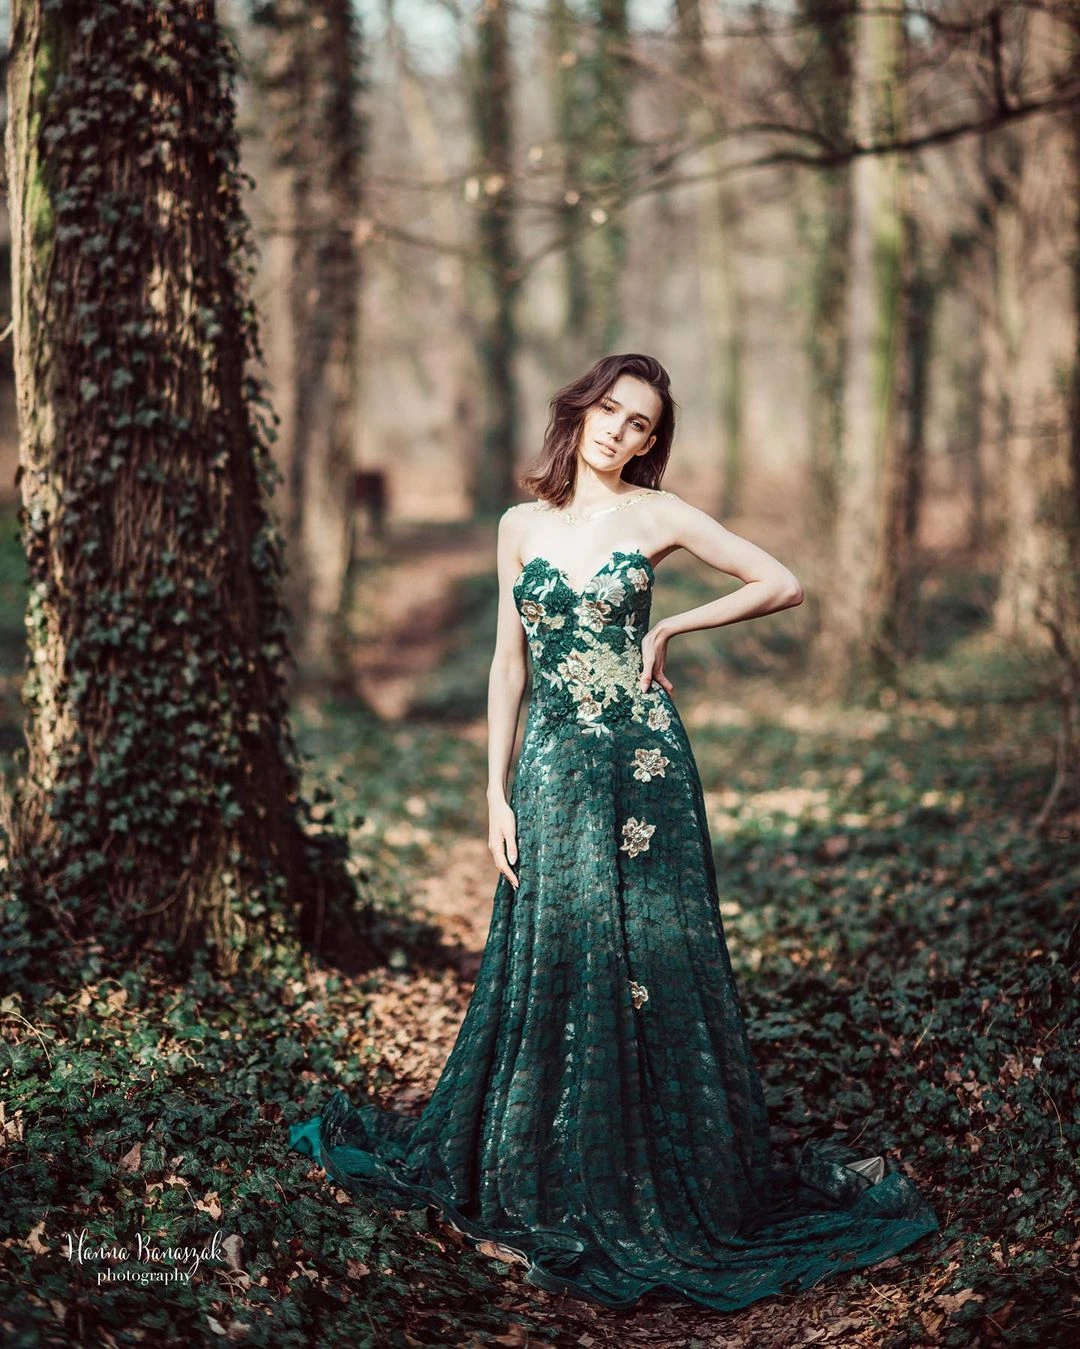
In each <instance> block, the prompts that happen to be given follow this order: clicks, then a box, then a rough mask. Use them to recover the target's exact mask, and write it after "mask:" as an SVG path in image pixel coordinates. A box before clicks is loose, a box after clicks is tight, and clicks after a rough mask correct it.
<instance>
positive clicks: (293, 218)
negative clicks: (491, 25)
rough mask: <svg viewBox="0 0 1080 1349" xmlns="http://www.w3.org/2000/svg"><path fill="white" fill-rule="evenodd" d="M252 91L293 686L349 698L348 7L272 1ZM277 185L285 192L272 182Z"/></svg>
mask: <svg viewBox="0 0 1080 1349" xmlns="http://www.w3.org/2000/svg"><path fill="white" fill-rule="evenodd" d="M257 22H258V24H259V26H261V27H263V28H264V29H265V30H267V31H268V32H269V33H270V35H271V39H270V42H269V46H268V51H267V54H266V59H265V63H264V67H263V70H262V72H261V77H260V85H261V88H262V91H263V92H264V94H265V105H266V108H267V112H268V121H269V131H268V134H269V136H270V139H271V142H272V144H273V146H274V151H275V157H276V164H275V168H276V170H277V175H276V176H277V177H278V183H277V187H278V195H279V198H280V200H281V202H282V205H283V206H285V208H286V211H287V215H286V218H285V220H283V221H282V222H281V225H282V227H283V228H284V230H285V232H286V234H287V236H288V238H289V240H290V243H291V249H290V252H291V256H290V258H289V266H288V271H287V298H288V308H287V311H286V315H285V316H286V317H287V321H288V329H289V337H290V348H289V352H290V365H291V369H290V371H289V376H288V377H289V380H290V383H291V385H292V388H291V390H290V396H289V398H288V401H287V406H288V408H289V409H290V412H291V415H290V418H289V421H288V423H287V424H286V425H285V427H284V435H283V439H284V440H285V441H286V442H287V443H286V444H285V445H284V446H283V454H282V461H283V463H284V465H285V476H286V481H287V485H288V491H287V496H286V503H285V504H286V512H285V532H286V542H287V546H288V558H289V577H288V583H287V589H286V601H287V604H288V608H289V612H290V614H291V618H292V634H291V635H292V641H293V645H294V648H295V650H296V656H297V674H298V677H299V682H300V683H302V684H303V685H304V686H306V687H307V688H309V689H311V690H320V691H332V692H335V693H347V692H352V691H353V679H352V676H351V672H350V663H349V658H348V643H347V638H346V633H345V630H344V618H345V615H344V612H343V607H344V599H345V596H346V593H347V584H346V581H347V573H348V565H349V560H350V557H349V554H350V547H349V543H350V524H351V515H352V495H351V491H350V483H351V477H352V470H353V467H354V444H355V440H356V433H357V425H356V418H357V412H358V392H359V391H358V383H359V352H358V343H359V306H360V257H359V243H358V241H357V230H358V227H359V224H360V214H361V206H362V202H361V161H362V129H361V125H360V120H359V117H358V114H357V110H356V95H357V86H358V71H359V66H360V39H359V34H358V31H357V27H356V20H355V18H354V13H353V7H352V5H351V4H350V3H349V0H274V3H271V4H265V5H262V6H261V7H260V8H259V10H258V11H257ZM282 179H284V181H282Z"/></svg>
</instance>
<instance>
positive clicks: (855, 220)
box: [819, 0, 902, 695]
mask: <svg viewBox="0 0 1080 1349" xmlns="http://www.w3.org/2000/svg"><path fill="white" fill-rule="evenodd" d="M854 22H855V27H854V61H853V68H854V83H853V92H852V130H853V133H854V136H855V138H856V139H857V140H858V141H859V142H862V143H866V142H868V141H870V140H873V139H875V138H876V137H878V136H880V135H882V134H890V133H891V131H892V123H893V120H894V117H895V109H894V106H893V101H894V99H895V97H896V96H897V92H898V91H897V80H896V64H897V61H898V57H899V50H900V43H901V40H902V29H901V25H900V20H899V18H898V16H896V15H894V14H892V13H888V14H885V13H878V12H869V10H868V9H867V8H866V7H865V5H863V4H862V2H861V0H860V5H859V8H858V10H857V12H856V16H855V21H854ZM851 188H852V192H851V236H850V251H849V264H848V282H847V304H846V309H845V330H846V331H845V336H846V344H847V345H846V353H847V354H846V361H845V371H844V391H843V393H844V398H843V433H842V448H841V456H840V464H839V481H838V490H837V496H836V501H837V513H836V534H835V540H836V548H835V555H834V564H833V575H832V577H831V580H830V582H829V585H828V589H827V591H826V595H825V604H824V611H825V613H824V618H825V621H824V626H823V630H822V633H821V636H820V644H819V657H820V659H821V677H822V680H823V681H824V684H825V686H826V687H828V688H830V689H831V691H832V692H833V693H835V694H842V695H847V694H851V693H853V692H854V691H855V689H856V688H857V687H858V686H859V684H860V683H861V682H862V680H863V678H864V677H865V676H866V675H868V674H869V673H870V671H871V668H872V665H873V658H872V650H873V647H872V643H874V642H875V641H876V640H877V639H878V636H879V633H880V627H881V620H882V614H881V612H880V596H881V591H880V588H879V587H878V585H877V581H878V577H879V576H880V574H881V571H882V569H883V567H884V566H885V558H884V556H883V550H884V547H885V541H886V531H885V521H886V510H885V502H886V496H885V487H886V478H887V473H886V465H887V460H888V456H889V454H890V452H891V449H892V444H891V442H892V437H893V435H894V434H895V426H896V419H895V406H896V398H895V393H896V390H895V387H894V382H893V372H894V367H895V363H896V361H897V359H898V356H899V354H900V352H899V347H898V313H899V291H900V287H899V279H900V260H901V248H902V242H901V235H900V205H899V198H898V192H899V167H898V165H897V163H896V161H895V157H891V158H885V157H877V156H872V155H863V156H860V157H858V158H856V160H855V161H854V163H853V164H852V167H851ZM868 637H869V639H870V640H869V641H868Z"/></svg>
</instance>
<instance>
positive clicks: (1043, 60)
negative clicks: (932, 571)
mask: <svg viewBox="0 0 1080 1349" xmlns="http://www.w3.org/2000/svg"><path fill="white" fill-rule="evenodd" d="M1027 52H1028V59H1029V65H1028V78H1029V81H1030V83H1031V85H1032V87H1039V88H1043V87H1045V85H1046V84H1047V83H1049V82H1050V81H1051V80H1053V79H1054V78H1056V77H1059V76H1060V75H1061V74H1062V73H1063V66H1064V65H1065V63H1066V62H1069V61H1072V62H1073V63H1075V62H1076V60H1077V58H1076V55H1075V52H1073V53H1070V49H1069V41H1068V35H1067V32H1066V30H1065V29H1064V27H1063V26H1062V24H1061V23H1060V22H1059V21H1058V20H1056V19H1055V18H1054V17H1053V16H1052V15H1050V14H1049V13H1043V12H1042V11H1032V12H1030V13H1029V14H1028V16H1027ZM1019 136H1020V155H1021V165H1020V184H1019V190H1018V193H1017V198H1016V206H1017V216H1016V229H1015V230H1014V232H1013V237H1012V238H1011V239H1010V238H1009V237H1008V236H1006V237H1005V238H1004V239H1003V241H1002V247H1003V254H1004V256H1003V262H1002V266H1003V268H1004V269H1005V271H1006V275H1010V274H1011V275H1012V277H1013V278H1014V279H1015V284H1014V286H1013V287H1012V289H1013V291H1014V293H1015V301H1014V309H1015V315H1016V320H1015V321H1016V352H1017V358H1016V361H1015V363H1014V366H1013V369H1012V381H1011V388H1010V392H1009V400H1008V401H1009V408H1010V415H1011V434H1010V437H1009V444H1008V454H1007V458H1006V468H1005V503H1006V510H1007V517H1006V521H1005V541H1004V545H1005V546H1004V558H1003V570H1002V577H1001V588H1000V592H999V597H998V601H997V605H996V607H995V612H994V620H995V626H996V628H997V631H998V633H999V634H1000V635H1001V637H1002V638H1004V639H1005V640H1007V641H1009V642H1011V643H1016V642H1023V643H1031V644H1035V645H1045V644H1046V642H1047V640H1048V635H1049V634H1048V630H1047V627H1046V622H1047V620H1048V619H1050V620H1052V621H1054V622H1056V623H1057V624H1058V625H1059V627H1060V628H1061V630H1062V633H1063V636H1064V638H1065V640H1066V642H1067V643H1068V645H1069V647H1070V648H1071V649H1072V651H1073V652H1074V654H1075V653H1076V652H1077V650H1078V646H1077V643H1078V640H1080V616H1078V614H1077V607H1078V599H1077V585H1078V581H1077V576H1078V573H1080V549H1078V522H1077V513H1078V509H1080V507H1078V500H1080V473H1078V465H1077V455H1076V452H1075V448H1074V436H1075V435H1076V434H1077V432H1076V428H1075V424H1074V412H1075V407H1074V401H1073V400H1074V390H1075V383H1076V379H1077V302H1078V301H1077V294H1076V289H1075V284H1076V266H1077V264H1076V254H1077V244H1078V217H1077V188H1076V183H1077V161H1078V158H1080V154H1078V139H1077V127H1076V121H1075V114H1072V115H1070V114H1069V113H1067V112H1066V113H1060V114H1051V115H1049V116H1044V117H1040V118H1038V119H1035V118H1029V119H1028V120H1027V121H1026V122H1025V123H1023V125H1022V127H1021V128H1020V130H1019Z"/></svg>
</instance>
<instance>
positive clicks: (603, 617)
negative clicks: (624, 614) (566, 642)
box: [574, 596, 611, 632]
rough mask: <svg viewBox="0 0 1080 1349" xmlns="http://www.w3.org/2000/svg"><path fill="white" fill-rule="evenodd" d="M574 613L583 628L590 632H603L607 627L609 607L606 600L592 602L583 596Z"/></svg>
mask: <svg viewBox="0 0 1080 1349" xmlns="http://www.w3.org/2000/svg"><path fill="white" fill-rule="evenodd" d="M574 613H575V614H576V615H577V620H578V622H579V623H580V624H581V626H582V627H583V628H588V629H589V630H590V631H591V632H603V631H604V629H605V628H606V627H607V621H608V616H609V614H610V613H611V605H610V604H608V602H607V601H606V600H594V599H589V598H586V597H584V596H583V597H582V599H581V600H580V601H579V602H578V606H577V608H576V609H575V610H574Z"/></svg>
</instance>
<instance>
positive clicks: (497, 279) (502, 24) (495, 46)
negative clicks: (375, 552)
mask: <svg viewBox="0 0 1080 1349" xmlns="http://www.w3.org/2000/svg"><path fill="white" fill-rule="evenodd" d="M473 80H474V85H473V106H474V110H475V123H476V138H477V145H478V149H479V157H480V184H479V186H480V196H479V200H480V208H479V221H478V225H477V231H478V237H479V243H480V250H481V265H480V266H479V267H476V268H474V269H473V286H472V289H473V294H474V297H475V299H474V303H475V307H476V311H477V312H478V314H479V316H480V331H481V337H480V352H479V355H480V367H481V372H482V383H483V388H484V432H483V437H482V443H481V447H480V456H479V460H478V462H477V463H476V465H475V472H474V474H473V479H472V482H471V484H470V488H471V495H472V499H473V502H474V503H475V506H476V508H477V510H478V511H479V512H480V513H481V514H485V515H487V514H495V513H497V512H499V511H502V510H504V509H505V508H506V507H507V506H508V505H509V504H510V503H511V501H512V500H513V498H514V466H515V459H516V454H517V442H518V432H519V422H520V413H519V393H518V380H517V372H516V368H515V367H516V356H517V350H518V345H519V341H518V327H517V313H516V310H517V297H518V290H519V286H520V275H519V272H518V251H517V242H516V239H515V236H514V222H515V216H516V209H515V199H516V192H515V185H514V117H513V92H514V90H513V70H512V67H511V60H510V39H509V13H508V7H507V0H486V3H485V6H484V9H483V10H482V12H481V13H480V14H479V16H478V20H477V51H476V58H475V73H474V76H473Z"/></svg>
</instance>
